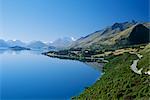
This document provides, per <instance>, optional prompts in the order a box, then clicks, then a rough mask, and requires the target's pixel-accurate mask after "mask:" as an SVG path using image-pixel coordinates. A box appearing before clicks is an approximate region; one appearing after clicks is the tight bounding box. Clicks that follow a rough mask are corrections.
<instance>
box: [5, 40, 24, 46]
mask: <svg viewBox="0 0 150 100" xmlns="http://www.w3.org/2000/svg"><path fill="white" fill-rule="evenodd" d="M7 44H8V45H9V47H14V46H21V47H25V46H26V43H24V42H22V41H20V40H8V41H7Z"/></svg>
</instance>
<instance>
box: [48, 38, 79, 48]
mask: <svg viewBox="0 0 150 100" xmlns="http://www.w3.org/2000/svg"><path fill="white" fill-rule="evenodd" d="M75 40H76V39H75V38H73V37H64V38H59V39H57V40H55V41H53V42H52V43H49V45H52V46H55V47H57V48H65V47H68V46H69V45H71V44H72V42H74V41H75Z"/></svg>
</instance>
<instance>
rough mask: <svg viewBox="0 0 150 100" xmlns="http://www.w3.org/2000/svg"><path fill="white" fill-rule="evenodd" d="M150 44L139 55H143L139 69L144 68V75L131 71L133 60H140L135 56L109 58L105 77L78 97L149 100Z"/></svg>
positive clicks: (123, 55)
mask: <svg viewBox="0 0 150 100" xmlns="http://www.w3.org/2000/svg"><path fill="white" fill-rule="evenodd" d="M149 47H150V44H149V45H147V46H146V47H145V48H144V49H143V50H141V49H139V51H138V52H137V53H140V54H143V57H142V59H141V60H140V61H139V62H138V67H140V68H143V71H142V74H137V73H135V72H134V71H133V70H131V68H130V66H131V64H132V63H133V60H135V59H138V57H137V56H136V55H135V54H130V53H123V54H122V55H118V56H112V57H109V58H107V60H109V62H108V63H107V64H105V66H104V75H103V76H102V77H101V78H100V79H99V80H98V81H97V82H96V83H95V84H94V85H92V86H91V87H89V88H86V89H85V91H84V92H83V93H82V94H80V95H79V96H77V97H73V98H72V99H79V100H116V99H117V100H118V99H119V100H120V99H121V100H122V99H123V100H133V99H135V100H149V97H150V94H149V93H150V88H149V82H150V78H149V77H150V76H149V75H148V74H147V73H145V72H147V71H148V70H149V71H150V69H149V66H150V63H149V59H148V58H149V54H148V53H149V51H150V48H149Z"/></svg>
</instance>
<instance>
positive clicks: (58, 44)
mask: <svg viewBox="0 0 150 100" xmlns="http://www.w3.org/2000/svg"><path fill="white" fill-rule="evenodd" d="M72 42H74V38H72V37H64V38H59V39H57V40H55V41H53V42H50V43H45V42H42V41H32V42H29V43H25V42H22V41H20V40H8V41H5V40H2V39H0V48H9V47H16V46H19V47H26V48H30V49H33V50H36V49H48V50H49V49H58V48H59V49H62V48H66V47H68V46H69V45H71V43H72Z"/></svg>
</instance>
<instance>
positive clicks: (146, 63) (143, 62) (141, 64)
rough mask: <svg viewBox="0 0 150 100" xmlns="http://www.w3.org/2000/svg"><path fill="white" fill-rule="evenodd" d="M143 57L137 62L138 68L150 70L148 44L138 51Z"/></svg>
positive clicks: (149, 46) (149, 47)
mask: <svg viewBox="0 0 150 100" xmlns="http://www.w3.org/2000/svg"><path fill="white" fill-rule="evenodd" d="M140 54H142V55H143V56H144V57H143V58H142V59H141V60H140V61H139V62H138V68H139V69H140V68H143V71H144V72H145V71H148V70H150V44H149V45H147V46H146V47H145V49H143V50H142V51H140Z"/></svg>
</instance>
